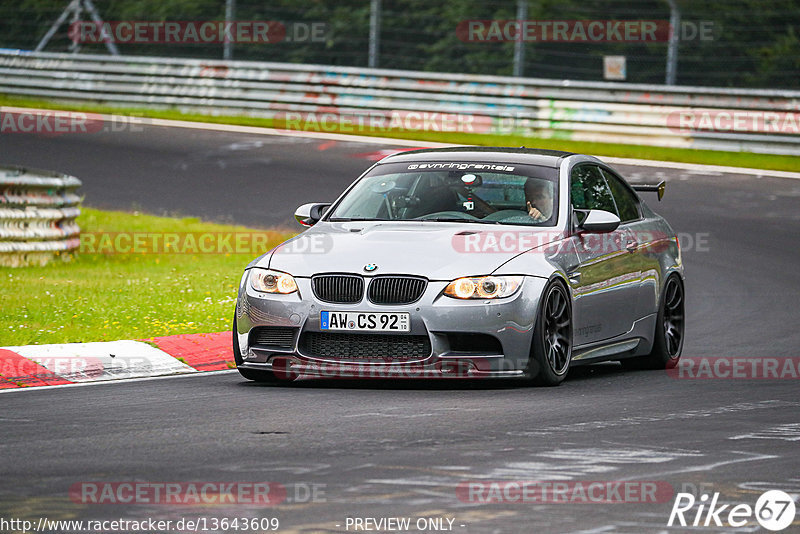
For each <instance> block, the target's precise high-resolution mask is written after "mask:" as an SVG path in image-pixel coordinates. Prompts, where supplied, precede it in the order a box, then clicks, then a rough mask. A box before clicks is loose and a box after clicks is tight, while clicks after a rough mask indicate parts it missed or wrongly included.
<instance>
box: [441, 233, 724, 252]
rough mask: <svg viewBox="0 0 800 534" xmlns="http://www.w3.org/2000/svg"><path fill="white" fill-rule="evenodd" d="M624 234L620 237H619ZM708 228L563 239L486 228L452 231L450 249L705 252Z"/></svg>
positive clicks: (477, 250) (556, 234) (553, 234)
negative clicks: (631, 245)
mask: <svg viewBox="0 0 800 534" xmlns="http://www.w3.org/2000/svg"><path fill="white" fill-rule="evenodd" d="M623 238H624V239H623ZM709 239H710V234H709V233H708V232H694V233H686V232H683V233H678V234H676V235H675V236H671V235H666V234H661V233H658V232H651V231H626V233H625V235H622V234H620V233H614V232H612V233H605V234H589V233H583V234H579V235H577V236H574V237H573V238H569V239H565V238H564V236H563V233H561V232H558V231H555V230H553V231H550V230H529V231H525V230H488V231H484V232H478V233H473V234H463V233H459V234H455V235H454V236H453V238H452V240H451V245H452V247H453V249H454V250H455V251H457V252H460V253H464V254H470V253H474V254H492V253H496V254H508V253H522V252H526V251H534V252H536V251H538V252H541V253H544V254H550V253H553V252H555V251H556V250H557V251H559V252H562V253H563V252H580V253H590V254H611V253H616V252H622V251H625V250H628V251H630V249H629V248H626V247H628V245H629V244H630V243H632V242H633V243H636V245H637V249H639V250H641V251H643V252H651V253H652V252H661V251H665V250H667V249H668V248H670V247H674V248H676V249H677V248H678V247H680V250H681V251H689V250H691V251H694V252H709V251H710V249H711V248H710V244H709Z"/></svg>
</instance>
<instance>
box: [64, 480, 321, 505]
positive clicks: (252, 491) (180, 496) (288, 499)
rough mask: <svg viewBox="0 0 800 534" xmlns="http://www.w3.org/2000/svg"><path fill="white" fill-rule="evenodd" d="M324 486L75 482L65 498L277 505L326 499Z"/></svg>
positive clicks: (89, 501)
mask: <svg viewBox="0 0 800 534" xmlns="http://www.w3.org/2000/svg"><path fill="white" fill-rule="evenodd" d="M326 491H327V490H326V485H325V484H318V483H310V482H293V483H291V484H282V483H280V482H270V481H263V482H234V481H228V482H222V481H214V480H208V481H193V482H141V481H121V482H94V481H85V482H76V483H75V484H72V486H70V488H69V498H70V500H71V501H72V502H74V503H76V504H84V505H99V504H107V505H115V504H143V505H144V504H146V505H182V506H208V505H220V504H237V505H255V506H277V505H280V504H298V503H320V502H326V499H327V497H326Z"/></svg>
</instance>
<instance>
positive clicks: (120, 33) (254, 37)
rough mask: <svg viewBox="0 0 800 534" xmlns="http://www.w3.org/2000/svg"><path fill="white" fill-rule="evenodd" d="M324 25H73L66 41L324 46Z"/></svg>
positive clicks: (132, 22) (204, 22)
mask: <svg viewBox="0 0 800 534" xmlns="http://www.w3.org/2000/svg"><path fill="white" fill-rule="evenodd" d="M327 35H328V24H327V23H325V22H279V21H274V20H237V21H224V20H202V21H201V20H193V21H151V20H123V21H107V22H94V21H88V20H81V21H76V22H73V23H72V24H71V25H70V28H69V37H70V38H71V39H72V40H73V41H74V42H76V43H84V44H90V43H102V42H113V43H121V44H175V45H200V44H216V43H237V44H274V43H281V42H303V43H324V42H325V41H326V40H327Z"/></svg>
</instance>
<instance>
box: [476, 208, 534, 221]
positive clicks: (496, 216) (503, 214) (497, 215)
mask: <svg viewBox="0 0 800 534" xmlns="http://www.w3.org/2000/svg"><path fill="white" fill-rule="evenodd" d="M522 216H525V217H528V214H527V213H526V212H525V211H523V210H500V211H495V212H494V213H490V214H489V215H487V216H486V217H484V218H483V220H484V221H504V220H505V219H508V218H510V217H522Z"/></svg>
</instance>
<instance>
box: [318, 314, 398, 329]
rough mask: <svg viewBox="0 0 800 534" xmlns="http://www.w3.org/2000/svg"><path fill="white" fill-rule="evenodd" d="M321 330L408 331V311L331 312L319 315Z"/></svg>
mask: <svg viewBox="0 0 800 534" xmlns="http://www.w3.org/2000/svg"><path fill="white" fill-rule="evenodd" d="M319 322H320V328H322V330H347V331H350V332H359V331H360V332H410V331H411V317H410V314H408V313H371V312H332V311H324V312H320V315H319Z"/></svg>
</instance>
